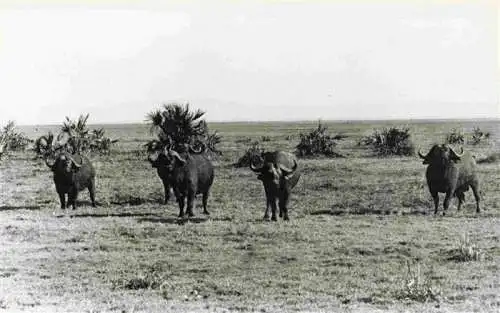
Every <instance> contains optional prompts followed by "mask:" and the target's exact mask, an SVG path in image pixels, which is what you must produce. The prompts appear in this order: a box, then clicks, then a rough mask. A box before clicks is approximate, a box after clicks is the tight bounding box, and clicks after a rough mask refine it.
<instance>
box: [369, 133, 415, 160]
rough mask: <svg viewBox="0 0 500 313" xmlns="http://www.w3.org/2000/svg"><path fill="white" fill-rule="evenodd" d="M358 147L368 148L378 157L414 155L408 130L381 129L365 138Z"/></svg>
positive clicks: (413, 147) (413, 146)
mask: <svg viewBox="0 0 500 313" xmlns="http://www.w3.org/2000/svg"><path fill="white" fill-rule="evenodd" d="M359 144H360V145H365V146H370V147H371V148H372V150H373V152H374V153H375V154H376V155H378V156H389V155H406V156H411V155H414V154H415V145H414V144H413V142H412V141H411V134H410V129H409V128H398V127H391V128H383V129H382V130H375V131H374V132H373V133H372V134H371V135H368V136H365V137H363V138H362V139H361V141H360V142H359Z"/></svg>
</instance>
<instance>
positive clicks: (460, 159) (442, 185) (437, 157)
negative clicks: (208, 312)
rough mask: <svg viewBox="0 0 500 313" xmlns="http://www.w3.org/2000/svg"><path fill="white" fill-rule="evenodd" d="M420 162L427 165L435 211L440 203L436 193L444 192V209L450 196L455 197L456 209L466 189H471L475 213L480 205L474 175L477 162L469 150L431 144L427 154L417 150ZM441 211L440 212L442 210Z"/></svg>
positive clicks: (462, 199) (448, 202) (463, 197)
mask: <svg viewBox="0 0 500 313" xmlns="http://www.w3.org/2000/svg"><path fill="white" fill-rule="evenodd" d="M418 155H419V156H420V158H422V159H424V161H423V164H428V166H427V171H426V174H425V176H426V178H427V185H428V187H429V191H430V193H431V195H432V198H433V199H434V214H437V210H438V206H439V196H438V193H440V192H441V193H445V194H446V196H445V198H444V203H443V208H444V211H445V212H446V210H447V209H448V206H449V204H450V199H451V197H453V196H456V197H457V198H458V210H460V207H461V205H462V203H463V202H464V201H465V192H466V191H468V190H469V187H471V188H472V192H473V193H474V198H475V199H476V212H477V213H479V212H480V208H479V180H478V178H477V174H476V161H475V160H474V157H473V156H472V154H471V153H470V152H464V151H463V149H462V152H461V153H457V152H456V151H455V150H453V149H452V148H451V147H449V146H448V145H434V146H433V147H432V148H431V150H430V151H429V153H427V155H423V154H422V153H421V152H420V151H419V152H418ZM445 212H443V214H444V213H445Z"/></svg>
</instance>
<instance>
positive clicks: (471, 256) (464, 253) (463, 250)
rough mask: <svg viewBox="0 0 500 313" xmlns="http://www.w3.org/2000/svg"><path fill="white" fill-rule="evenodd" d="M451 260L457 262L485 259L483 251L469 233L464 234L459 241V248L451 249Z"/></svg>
mask: <svg viewBox="0 0 500 313" xmlns="http://www.w3.org/2000/svg"><path fill="white" fill-rule="evenodd" d="M451 254H452V256H451V257H450V258H449V259H450V260H454V261H456V262H471V261H482V260H483V259H484V253H483V251H482V250H481V249H480V248H479V247H478V246H477V245H476V244H475V243H474V242H472V241H471V239H470V237H469V235H468V234H464V235H463V236H462V237H461V238H460V241H459V243H458V248H456V249H454V250H452V251H451Z"/></svg>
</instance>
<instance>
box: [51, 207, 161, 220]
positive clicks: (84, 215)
mask: <svg viewBox="0 0 500 313" xmlns="http://www.w3.org/2000/svg"><path fill="white" fill-rule="evenodd" d="M77 210H78V209H77ZM62 212H64V211H62ZM69 212H71V213H73V212H75V211H72V210H70V211H69ZM155 215H156V214H155V213H133V212H121V213H82V214H71V215H68V216H69V217H71V218H83V217H96V218H102V217H145V216H155ZM57 217H58V218H60V217H64V215H62V216H57Z"/></svg>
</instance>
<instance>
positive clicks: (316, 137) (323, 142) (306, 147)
mask: <svg viewBox="0 0 500 313" xmlns="http://www.w3.org/2000/svg"><path fill="white" fill-rule="evenodd" d="M327 131H328V128H327V127H326V126H324V125H322V124H321V122H319V123H318V127H317V128H316V129H313V130H311V131H310V132H309V133H307V134H304V133H301V134H300V142H299V144H298V145H297V146H296V154H297V156H299V157H309V156H320V155H324V156H328V157H343V155H341V154H340V153H338V152H337V151H335V150H336V146H337V141H339V140H342V139H344V138H346V137H347V136H345V135H343V134H338V135H335V136H330V135H329V134H328V132H327Z"/></svg>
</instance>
